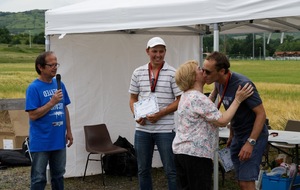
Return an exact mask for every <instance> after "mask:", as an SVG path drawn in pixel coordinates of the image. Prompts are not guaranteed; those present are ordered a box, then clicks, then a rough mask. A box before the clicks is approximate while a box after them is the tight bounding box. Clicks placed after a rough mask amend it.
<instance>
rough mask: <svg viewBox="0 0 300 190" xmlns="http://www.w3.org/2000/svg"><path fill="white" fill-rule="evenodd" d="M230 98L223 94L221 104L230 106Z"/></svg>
mask: <svg viewBox="0 0 300 190" xmlns="http://www.w3.org/2000/svg"><path fill="white" fill-rule="evenodd" d="M232 98H233V97H228V96H225V97H224V99H223V104H224V105H225V106H228V107H229V106H230V102H232Z"/></svg>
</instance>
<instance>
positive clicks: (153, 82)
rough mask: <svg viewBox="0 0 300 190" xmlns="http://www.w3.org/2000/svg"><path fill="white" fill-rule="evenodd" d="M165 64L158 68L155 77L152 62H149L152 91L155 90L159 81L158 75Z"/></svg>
mask: <svg viewBox="0 0 300 190" xmlns="http://www.w3.org/2000/svg"><path fill="white" fill-rule="evenodd" d="M163 66H164V64H162V65H161V67H160V68H159V69H158V71H157V73H156V76H155V77H154V74H153V71H152V64H151V63H149V64H148V70H149V81H150V86H151V92H155V87H156V84H157V81H158V76H159V72H160V70H161V69H162V67H163Z"/></svg>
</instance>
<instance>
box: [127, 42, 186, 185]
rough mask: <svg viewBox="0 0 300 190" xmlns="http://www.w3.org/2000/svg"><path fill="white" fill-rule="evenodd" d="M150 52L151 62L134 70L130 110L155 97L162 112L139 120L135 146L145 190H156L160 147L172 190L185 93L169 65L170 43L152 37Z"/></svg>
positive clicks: (137, 121)
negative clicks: (154, 170)
mask: <svg viewBox="0 0 300 190" xmlns="http://www.w3.org/2000/svg"><path fill="white" fill-rule="evenodd" d="M146 53H147V54H148V56H149V58H150V61H149V63H147V64H145V65H143V66H141V67H138V68H137V69H135V70H134V72H133V74H132V77H131V82H130V87H129V93H130V101H129V105H130V109H131V111H132V113H134V103H135V102H137V101H139V100H142V99H144V98H147V97H150V96H151V97H155V99H157V102H158V108H159V111H158V112H156V113H153V114H148V115H146V116H144V117H136V116H135V121H136V130H135V139H134V146H135V150H136V155H137V160H138V178H139V186H140V189H141V190H152V189H153V187H152V177H151V168H152V157H153V151H154V146H155V145H156V146H157V149H158V151H159V154H160V157H161V160H162V163H163V167H164V170H165V172H166V175H167V179H168V187H169V189H170V190H171V189H176V168H175V164H174V155H173V151H172V142H173V139H174V137H175V132H174V129H175V123H174V112H175V111H176V110H177V106H178V102H179V99H180V95H181V94H182V92H181V91H180V89H179V88H178V86H177V85H176V82H175V77H174V76H175V71H176V70H175V68H173V67H172V66H170V65H169V64H168V63H167V62H165V60H164V58H165V55H166V43H165V42H164V40H163V39H161V38H160V37H154V38H151V39H150V40H149V41H148V43H147V48H146Z"/></svg>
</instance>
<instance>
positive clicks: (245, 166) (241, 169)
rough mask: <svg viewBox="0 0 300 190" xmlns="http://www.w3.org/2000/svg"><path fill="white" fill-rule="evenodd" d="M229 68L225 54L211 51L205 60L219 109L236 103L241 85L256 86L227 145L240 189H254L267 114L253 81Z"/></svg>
mask: <svg viewBox="0 0 300 190" xmlns="http://www.w3.org/2000/svg"><path fill="white" fill-rule="evenodd" d="M229 67H230V63H229V60H228V59H227V57H226V55H224V54H222V53H219V52H212V53H211V54H209V55H208V56H207V57H206V59H205V61H204V65H203V73H204V77H205V81H206V83H207V84H212V83H213V82H215V88H214V90H213V92H212V93H211V95H210V98H211V99H212V100H213V101H214V100H215V99H216V97H217V95H218V94H219V97H220V102H219V105H218V107H220V105H221V103H222V104H223V105H224V107H225V109H228V108H229V106H230V105H231V103H232V102H233V100H234V98H235V92H236V90H237V88H238V86H239V85H241V86H244V85H245V84H247V83H250V84H251V85H252V86H253V87H254V88H253V92H254V93H253V95H251V96H250V97H249V98H247V99H246V100H245V101H243V102H242V103H241V105H240V107H239V108H238V110H237V111H236V113H235V115H234V117H233V119H232V120H231V122H230V125H231V127H230V136H229V139H228V141H227V146H230V151H231V159H232V162H233V164H234V168H235V174H236V178H237V180H238V183H239V186H240V189H242V190H246V189H247V190H255V180H257V179H258V174H259V166H260V163H261V160H262V155H263V152H264V150H265V148H266V145H267V142H268V128H267V126H266V125H265V121H266V112H265V109H264V106H263V103H262V100H261V98H260V96H259V94H258V92H257V89H256V87H255V85H254V84H253V82H252V81H250V80H249V79H248V78H247V77H245V76H243V75H241V74H239V73H235V72H231V71H230V70H229Z"/></svg>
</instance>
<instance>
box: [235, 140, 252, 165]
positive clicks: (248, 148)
mask: <svg viewBox="0 0 300 190" xmlns="http://www.w3.org/2000/svg"><path fill="white" fill-rule="evenodd" d="M252 151H253V146H252V145H251V144H249V143H248V142H246V143H245V144H244V146H243V147H242V149H241V151H240V153H239V155H238V157H239V159H240V161H246V160H248V159H249V158H250V157H251V155H252Z"/></svg>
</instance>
